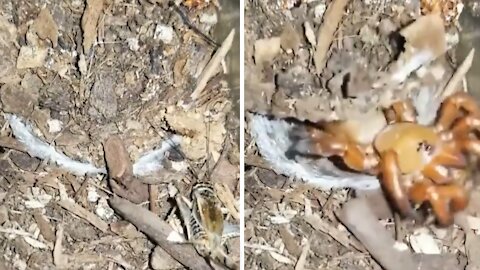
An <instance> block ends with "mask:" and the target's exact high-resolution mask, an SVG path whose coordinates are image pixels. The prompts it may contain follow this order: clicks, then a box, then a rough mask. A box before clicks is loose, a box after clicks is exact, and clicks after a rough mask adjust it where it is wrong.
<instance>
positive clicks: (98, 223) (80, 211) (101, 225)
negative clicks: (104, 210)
mask: <svg viewBox="0 0 480 270" xmlns="http://www.w3.org/2000/svg"><path fill="white" fill-rule="evenodd" d="M58 204H59V205H60V206H61V207H63V208H65V210H67V211H69V212H71V213H73V214H75V215H77V216H79V217H80V218H83V219H85V220H86V221H88V222H89V223H90V224H92V225H93V226H95V227H97V228H98V229H99V230H101V231H102V232H104V233H105V232H107V231H108V224H107V223H106V222H105V221H103V220H102V219H100V218H99V217H98V216H97V215H95V214H94V213H92V212H90V211H88V210H87V209H85V208H83V207H81V206H80V205H78V204H76V203H74V202H72V201H70V200H62V201H59V202H58Z"/></svg>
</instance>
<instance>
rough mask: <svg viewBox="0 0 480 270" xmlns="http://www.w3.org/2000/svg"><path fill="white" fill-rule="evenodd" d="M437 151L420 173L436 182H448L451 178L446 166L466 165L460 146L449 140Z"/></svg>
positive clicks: (459, 166)
mask: <svg viewBox="0 0 480 270" xmlns="http://www.w3.org/2000/svg"><path fill="white" fill-rule="evenodd" d="M437 151H438V152H437V153H436V155H435V157H434V158H433V160H432V161H431V162H430V163H429V164H427V165H426V166H425V167H424V168H423V170H422V175H424V176H425V177H427V178H429V179H431V180H432V181H433V182H435V183H436V184H447V183H450V182H451V181H452V178H451V175H450V173H449V170H448V169H447V167H454V168H464V167H465V166H466V165H467V161H466V159H465V157H464V155H463V153H462V146H461V145H460V144H459V143H458V142H457V141H450V142H447V143H445V144H443V145H442V146H441V149H438V150H437Z"/></svg>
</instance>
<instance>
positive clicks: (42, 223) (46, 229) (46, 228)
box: [33, 210, 55, 243]
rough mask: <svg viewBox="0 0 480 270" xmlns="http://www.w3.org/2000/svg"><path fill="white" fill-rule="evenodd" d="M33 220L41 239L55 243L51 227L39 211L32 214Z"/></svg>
mask: <svg viewBox="0 0 480 270" xmlns="http://www.w3.org/2000/svg"><path fill="white" fill-rule="evenodd" d="M33 218H34V219H35V222H36V223H37V225H38V228H39V229H40V233H41V234H42V235H43V238H45V240H47V241H49V242H52V243H53V242H54V241H55V233H54V231H53V227H52V225H51V224H50V223H49V222H48V220H47V219H46V218H45V216H44V215H43V214H42V213H41V211H40V210H35V211H34V213H33Z"/></svg>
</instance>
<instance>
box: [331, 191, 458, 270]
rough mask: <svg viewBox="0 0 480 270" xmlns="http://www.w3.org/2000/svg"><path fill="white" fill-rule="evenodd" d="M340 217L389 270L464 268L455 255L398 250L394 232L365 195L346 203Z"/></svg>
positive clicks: (338, 214)
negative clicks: (370, 204)
mask: <svg viewBox="0 0 480 270" xmlns="http://www.w3.org/2000/svg"><path fill="white" fill-rule="evenodd" d="M337 217H338V219H339V220H340V221H341V222H342V223H343V225H345V226H346V227H347V228H348V229H349V230H350V232H352V233H353V234H354V235H355V237H357V238H358V239H359V240H360V242H362V244H363V245H364V246H365V247H366V248H367V250H368V251H369V252H370V254H371V256H372V257H373V258H374V259H375V260H376V261H377V262H378V263H379V264H380V265H381V266H382V267H383V268H384V269H386V270H397V269H398V270H403V269H409V270H410V269H412V270H433V269H435V270H437V269H441V270H447V269H463V268H461V265H460V264H461V263H459V262H458V261H457V260H456V257H455V256H453V257H452V256H449V254H441V255H427V254H412V253H411V252H410V251H409V250H405V251H401V250H399V249H396V248H395V240H394V239H393V237H392V235H391V234H390V232H388V231H387V229H386V228H385V227H383V226H382V225H381V224H380V223H379V222H378V218H377V217H376V216H375V214H374V213H373V211H372V210H371V208H370V206H369V204H368V202H367V201H366V199H365V198H356V199H353V200H351V201H349V202H347V203H346V204H345V205H344V206H343V208H342V209H341V210H340V212H339V213H337Z"/></svg>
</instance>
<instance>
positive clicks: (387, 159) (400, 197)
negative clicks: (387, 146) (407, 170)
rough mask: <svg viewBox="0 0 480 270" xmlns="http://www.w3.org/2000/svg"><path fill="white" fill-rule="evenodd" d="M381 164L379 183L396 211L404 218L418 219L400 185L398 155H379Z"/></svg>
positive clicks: (385, 153)
mask: <svg viewBox="0 0 480 270" xmlns="http://www.w3.org/2000/svg"><path fill="white" fill-rule="evenodd" d="M381 157H382V159H381V160H382V162H381V163H380V171H381V173H382V177H381V178H380V183H381V184H382V187H383V189H384V191H385V193H386V194H387V196H390V199H391V201H392V203H393V204H394V206H395V207H396V208H397V210H398V211H399V212H400V214H402V215H403V216H404V217H413V218H415V219H418V215H417V213H416V212H415V211H414V209H413V208H412V205H411V203H410V200H409V198H408V196H407V195H408V194H407V193H406V192H405V187H404V186H403V185H402V179H401V177H402V173H401V172H400V168H399V166H398V155H397V153H396V152H395V151H393V150H387V151H385V152H384V153H382V154H381Z"/></svg>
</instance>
